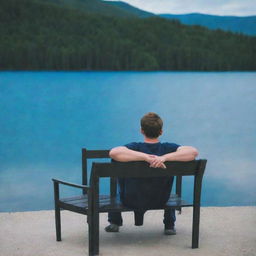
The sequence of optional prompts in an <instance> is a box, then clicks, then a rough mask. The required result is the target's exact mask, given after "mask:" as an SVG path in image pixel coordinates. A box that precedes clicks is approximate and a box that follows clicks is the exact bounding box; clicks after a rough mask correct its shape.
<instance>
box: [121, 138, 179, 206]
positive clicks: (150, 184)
mask: <svg viewBox="0 0 256 256" xmlns="http://www.w3.org/2000/svg"><path fill="white" fill-rule="evenodd" d="M125 146H126V147H127V148H129V149H131V150H135V151H139V152H143V153H147V154H151V155H157V156H162V155H165V154H168V153H171V152H175V151H176V150H177V148H178V147H179V146H180V145H177V144H175V143H160V142H158V143H145V142H139V143H137V142H133V143H129V144H126V145H125ZM156 171H157V170H156ZM172 183H173V177H171V178H166V177H154V178H126V179H119V184H120V196H121V200H122V202H123V204H124V205H126V206H128V207H131V208H135V209H147V208H158V207H162V206H163V205H164V204H165V203H166V202H167V200H168V199H169V196H170V193H171V189H172Z"/></svg>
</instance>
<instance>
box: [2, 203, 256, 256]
mask: <svg viewBox="0 0 256 256" xmlns="http://www.w3.org/2000/svg"><path fill="white" fill-rule="evenodd" d="M61 214H62V215H61V216H62V241H61V242H56V240H55V226H54V211H35V212H16V213H0V256H85V255H88V227H87V223H86V216H83V215H80V214H76V213H72V212H68V211H62V212H61ZM123 219H124V226H123V227H121V228H120V232H119V233H106V232H105V231H104V227H105V226H106V225H107V224H108V223H107V215H106V214H101V215H100V255H104V256H110V255H111V256H120V255H121V256H137V255H140V256H143V255H145V256H165V255H168V256H169V255H170V256H256V207H254V206H253V207H202V208H201V222H200V244H199V248H198V249H191V232H192V208H183V212H182V214H181V215H179V214H177V222H176V229H177V235H175V236H165V235H164V234H163V224H162V219H163V211H148V212H147V213H146V214H145V218H144V225H143V226H142V227H136V226H134V219H133V213H124V214H123Z"/></svg>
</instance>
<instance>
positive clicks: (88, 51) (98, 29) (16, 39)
mask: <svg viewBox="0 0 256 256" xmlns="http://www.w3.org/2000/svg"><path fill="white" fill-rule="evenodd" d="M0 4H1V9H0V24H1V26H0V35H1V37H0V69H1V70H198V71H210V70H213V71H219V70H223V71H224V70H225V71H226V70H256V37H252V36H245V35H242V34H234V33H230V32H224V31H221V30H216V31H212V30H208V29H207V28H203V27H200V26H186V25H182V24H181V23H180V22H178V21H169V20H166V19H162V18H159V17H151V18H146V19H139V18H118V17H109V16H104V15H100V14H92V13H91V14H90V13H84V12H82V11H79V10H77V11H75V10H72V9H70V8H64V7H61V6H57V5H54V4H50V3H49V2H45V3H43V2H41V1H39V0H8V1H5V0H0Z"/></svg>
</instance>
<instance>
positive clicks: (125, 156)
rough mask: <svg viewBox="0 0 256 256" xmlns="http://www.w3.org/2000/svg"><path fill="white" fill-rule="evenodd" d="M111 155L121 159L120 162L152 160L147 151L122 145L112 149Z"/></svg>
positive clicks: (115, 158)
mask: <svg viewBox="0 0 256 256" xmlns="http://www.w3.org/2000/svg"><path fill="white" fill-rule="evenodd" d="M109 156H110V157H111V158H112V159H114V160H116V161H119V162H130V161H146V162H150V160H151V158H152V157H151V156H150V155H148V154H146V153H143V152H139V151H135V150H131V149H128V148H127V147H125V146H120V147H116V148H113V149H111V150H110V152H109Z"/></svg>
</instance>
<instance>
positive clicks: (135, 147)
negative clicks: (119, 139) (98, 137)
mask: <svg viewBox="0 0 256 256" xmlns="http://www.w3.org/2000/svg"><path fill="white" fill-rule="evenodd" d="M124 146H125V147H127V148H128V149H131V150H135V151H137V150H138V148H139V144H138V143H137V142H132V143H128V144H126V145H124Z"/></svg>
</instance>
